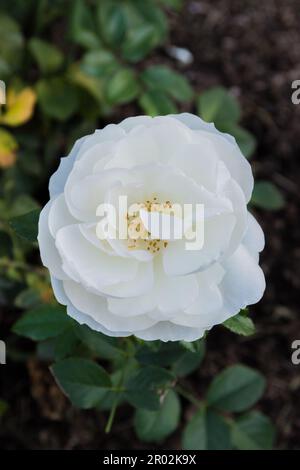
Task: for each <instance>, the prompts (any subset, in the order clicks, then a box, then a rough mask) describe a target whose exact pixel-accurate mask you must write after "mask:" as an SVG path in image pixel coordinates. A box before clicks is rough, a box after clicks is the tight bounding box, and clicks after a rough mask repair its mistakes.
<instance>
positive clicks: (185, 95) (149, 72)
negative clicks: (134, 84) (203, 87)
mask: <svg viewBox="0 0 300 470" xmlns="http://www.w3.org/2000/svg"><path fill="white" fill-rule="evenodd" d="M141 79H142V80H143V81H144V83H145V85H146V86H147V87H148V88H149V90H159V91H163V92H165V93H166V94H168V95H169V96H171V97H172V98H174V99H175V100H177V101H180V102H184V101H190V100H191V99H192V98H193V94H194V92H193V89H192V87H191V86H190V84H189V82H188V80H187V79H186V78H185V77H184V76H183V75H181V74H179V73H177V72H175V71H174V70H172V69H170V68H169V67H166V66H164V65H152V66H151V67H148V69H146V70H145V71H144V72H143V73H142V75H141Z"/></svg>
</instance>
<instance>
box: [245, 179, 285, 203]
mask: <svg viewBox="0 0 300 470" xmlns="http://www.w3.org/2000/svg"><path fill="white" fill-rule="evenodd" d="M251 204H253V205H254V206H257V207H261V208H262V209H269V210H278V209H282V208H283V207H284V205H285V201H284V197H283V195H282V194H281V192H280V191H279V189H278V188H277V187H276V186H275V185H274V184H273V183H270V182H269V181H258V182H257V183H255V184H254V189H253V193H252V198H251Z"/></svg>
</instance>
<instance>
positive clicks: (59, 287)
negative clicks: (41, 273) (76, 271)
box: [50, 276, 68, 305]
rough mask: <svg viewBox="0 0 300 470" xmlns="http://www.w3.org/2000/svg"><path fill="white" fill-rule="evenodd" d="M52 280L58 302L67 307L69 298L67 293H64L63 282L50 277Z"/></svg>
mask: <svg viewBox="0 0 300 470" xmlns="http://www.w3.org/2000/svg"><path fill="white" fill-rule="evenodd" d="M50 280H51V286H52V289H53V293H54V295H55V298H56V300H57V302H59V303H60V304H62V305H67V303H68V297H67V296H66V294H65V291H64V286H63V281H61V280H59V279H56V278H55V277H53V276H50Z"/></svg>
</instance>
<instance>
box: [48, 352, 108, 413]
mask: <svg viewBox="0 0 300 470" xmlns="http://www.w3.org/2000/svg"><path fill="white" fill-rule="evenodd" d="M51 372H52V373H53V375H54V377H55V380H56V381H57V382H58V384H59V385H60V387H61V388H62V390H63V391H64V393H65V394H66V395H67V396H68V397H69V399H70V400H71V402H72V403H73V404H74V405H75V406H77V407H78V408H84V409H88V408H93V407H94V406H96V405H97V404H98V402H99V400H100V399H101V397H102V395H103V390H108V389H110V388H111V380H110V377H109V375H108V374H107V372H106V371H105V370H104V369H103V367H101V366H99V365H98V364H96V363H95V362H93V361H90V360H88V359H81V358H69V359H65V360H63V361H60V362H57V363H56V364H54V365H53V366H52V367H51Z"/></svg>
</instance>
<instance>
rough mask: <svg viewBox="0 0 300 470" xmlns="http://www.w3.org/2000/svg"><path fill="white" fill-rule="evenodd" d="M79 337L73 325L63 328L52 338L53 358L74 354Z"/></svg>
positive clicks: (59, 358) (57, 359)
mask: <svg viewBox="0 0 300 470" xmlns="http://www.w3.org/2000/svg"><path fill="white" fill-rule="evenodd" d="M78 343H79V339H78V337H77V336H76V334H75V332H74V326H73V325H71V327H69V328H67V329H66V330H64V331H63V332H62V333H61V334H60V335H59V336H56V337H55V338H54V358H55V360H56V361H59V360H61V359H64V358H66V357H67V356H74V352H75V350H76V348H77V346H78Z"/></svg>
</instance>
